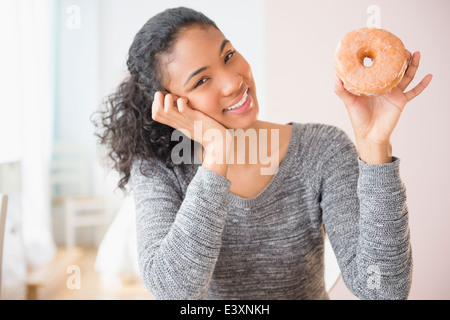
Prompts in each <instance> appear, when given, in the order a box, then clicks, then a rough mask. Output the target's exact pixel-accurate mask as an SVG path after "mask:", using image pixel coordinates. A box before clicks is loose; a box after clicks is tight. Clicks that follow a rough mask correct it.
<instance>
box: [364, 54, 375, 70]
mask: <svg viewBox="0 0 450 320" xmlns="http://www.w3.org/2000/svg"><path fill="white" fill-rule="evenodd" d="M363 65H364V67H366V68H370V67H371V66H372V65H373V58H372V57H370V56H367V57H364V59H363Z"/></svg>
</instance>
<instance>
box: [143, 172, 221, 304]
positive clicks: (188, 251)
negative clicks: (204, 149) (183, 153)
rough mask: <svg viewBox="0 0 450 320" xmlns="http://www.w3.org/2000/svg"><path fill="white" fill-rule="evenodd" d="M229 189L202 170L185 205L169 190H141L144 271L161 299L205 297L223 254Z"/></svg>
mask: <svg viewBox="0 0 450 320" xmlns="http://www.w3.org/2000/svg"><path fill="white" fill-rule="evenodd" d="M229 187H230V182H229V181H228V180H226V179H224V178H222V177H220V176H218V175H216V174H215V173H213V172H211V171H208V170H204V169H203V168H201V167H200V168H199V169H198V172H197V174H196V176H195V177H194V178H193V180H192V182H191V184H190V185H189V186H188V189H187V190H186V196H185V198H184V200H183V201H182V203H181V206H180V204H179V202H178V200H177V201H176V202H178V204H176V203H175V201H174V200H173V199H174V193H173V192H165V191H164V190H163V189H164V185H153V186H151V188H142V190H141V188H138V190H135V198H136V211H137V221H136V223H137V227H138V229H137V231H138V233H137V240H138V254H139V266H140V269H141V273H142V277H143V280H144V283H145V284H146V286H147V287H148V289H149V291H150V292H151V293H152V294H153V295H154V297H155V298H157V299H202V298H204V296H205V295H206V292H207V290H208V286H209V281H210V278H211V275H212V273H213V271H214V268H215V263H216V260H217V257H218V255H219V252H220V247H221V239H222V231H223V228H224V225H225V221H226V215H227V211H228V191H229ZM154 190H161V191H160V192H159V193H158V194H155V195H153V192H154Z"/></svg>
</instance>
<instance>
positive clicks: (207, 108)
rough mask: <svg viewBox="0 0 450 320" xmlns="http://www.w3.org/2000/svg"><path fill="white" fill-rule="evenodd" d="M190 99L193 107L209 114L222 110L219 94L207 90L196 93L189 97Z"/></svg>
mask: <svg viewBox="0 0 450 320" xmlns="http://www.w3.org/2000/svg"><path fill="white" fill-rule="evenodd" d="M189 101H191V108H193V109H195V110H198V111H200V112H203V113H205V114H207V115H210V114H214V113H217V112H218V111H221V109H220V106H219V101H218V95H217V94H213V93H211V92H207V90H205V92H203V93H201V94H196V95H195V96H194V97H191V98H189Z"/></svg>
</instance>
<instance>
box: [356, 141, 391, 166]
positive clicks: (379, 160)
mask: <svg viewBox="0 0 450 320" xmlns="http://www.w3.org/2000/svg"><path fill="white" fill-rule="evenodd" d="M356 146H357V148H358V153H359V157H360V159H361V161H363V162H365V163H367V164H383V163H390V162H392V144H391V142H390V141H383V142H373V141H367V140H363V139H357V140H356Z"/></svg>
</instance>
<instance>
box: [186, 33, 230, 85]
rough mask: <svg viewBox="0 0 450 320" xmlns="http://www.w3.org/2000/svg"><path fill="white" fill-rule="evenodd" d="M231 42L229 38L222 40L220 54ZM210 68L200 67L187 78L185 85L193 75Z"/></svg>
mask: <svg viewBox="0 0 450 320" xmlns="http://www.w3.org/2000/svg"><path fill="white" fill-rule="evenodd" d="M229 42H230V40H227V39H225V40H223V41H222V44H221V45H220V51H219V55H221V54H222V52H223V49H225V46H226V45H227V43H229ZM208 68H209V67H203V68H200V69H198V70H196V71H194V72H192V73H191V75H190V76H189V77H188V78H187V80H186V82H185V83H184V85H185V86H186V85H187V84H188V82H189V80H191V79H192V78H193V77H195V76H196V75H198V74H199V73H202V72H203V71H205V70H207V69H208Z"/></svg>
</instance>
